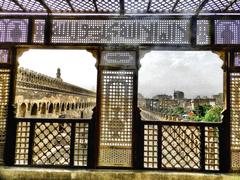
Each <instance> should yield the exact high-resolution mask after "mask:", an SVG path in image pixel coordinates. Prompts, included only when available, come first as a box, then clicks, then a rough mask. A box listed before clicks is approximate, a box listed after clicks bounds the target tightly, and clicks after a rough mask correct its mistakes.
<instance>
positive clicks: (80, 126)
mask: <svg viewBox="0 0 240 180" xmlns="http://www.w3.org/2000/svg"><path fill="white" fill-rule="evenodd" d="M88 128H89V126H88V123H77V124H76V129H75V143H74V165H75V166H87V157H88Z"/></svg>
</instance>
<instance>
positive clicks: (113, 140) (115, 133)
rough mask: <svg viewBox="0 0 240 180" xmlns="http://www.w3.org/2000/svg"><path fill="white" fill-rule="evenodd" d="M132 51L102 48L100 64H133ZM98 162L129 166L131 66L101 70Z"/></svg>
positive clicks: (130, 145) (132, 71)
mask: <svg viewBox="0 0 240 180" xmlns="http://www.w3.org/2000/svg"><path fill="white" fill-rule="evenodd" d="M135 58H136V55H135V53H134V52H114V51H104V52H102V56H101V63H100V66H104V67H111V66H115V67H120V66H130V67H131V66H132V67H135ZM100 85H101V87H102V89H101V107H100V108H101V110H100V111H101V116H100V147H99V149H100V150H99V166H117V167H119V166H122V167H132V123H133V122H132V119H133V112H132V107H133V103H132V102H133V95H134V93H135V92H134V91H133V87H134V70H131V69H128V70H126V69H124V68H122V69H121V68H118V69H117V70H101V83H100Z"/></svg>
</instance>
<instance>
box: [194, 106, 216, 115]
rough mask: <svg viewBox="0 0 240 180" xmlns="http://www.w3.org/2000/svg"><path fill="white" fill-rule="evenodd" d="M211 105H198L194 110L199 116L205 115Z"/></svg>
mask: <svg viewBox="0 0 240 180" xmlns="http://www.w3.org/2000/svg"><path fill="white" fill-rule="evenodd" d="M211 107H212V106H211V105H210V104H203V105H197V106H196V107H195V108H194V112H195V114H196V115H197V116H199V117H204V116H205V114H206V113H207V111H208V110H210V109H211Z"/></svg>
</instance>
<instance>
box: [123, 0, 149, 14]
mask: <svg viewBox="0 0 240 180" xmlns="http://www.w3.org/2000/svg"><path fill="white" fill-rule="evenodd" d="M148 2H149V1H148V0H125V7H124V8H125V10H126V13H137V12H146V11H147V7H148Z"/></svg>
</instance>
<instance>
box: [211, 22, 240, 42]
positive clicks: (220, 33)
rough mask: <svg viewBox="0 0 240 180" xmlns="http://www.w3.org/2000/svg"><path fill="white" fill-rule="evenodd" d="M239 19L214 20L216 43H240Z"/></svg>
mask: <svg viewBox="0 0 240 180" xmlns="http://www.w3.org/2000/svg"><path fill="white" fill-rule="evenodd" d="M239 32H240V20H215V43H216V44H240V33H239Z"/></svg>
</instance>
